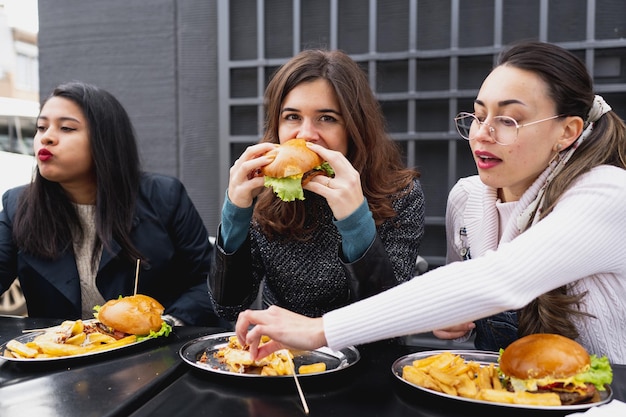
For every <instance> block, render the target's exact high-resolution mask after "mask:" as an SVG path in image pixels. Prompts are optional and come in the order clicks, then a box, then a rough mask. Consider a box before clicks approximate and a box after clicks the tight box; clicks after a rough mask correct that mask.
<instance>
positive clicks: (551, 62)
mask: <svg viewBox="0 0 626 417" xmlns="http://www.w3.org/2000/svg"><path fill="white" fill-rule="evenodd" d="M499 65H507V66H512V67H515V68H519V69H523V70H526V71H531V72H533V73H535V74H536V75H537V76H539V77H541V79H542V80H543V81H544V82H545V84H546V85H547V87H548V94H549V95H550V98H551V99H552V100H553V101H554V102H555V104H556V113H557V114H562V115H566V116H578V117H580V118H582V120H583V121H586V120H587V115H588V114H589V110H590V109H591V106H592V105H593V100H594V97H595V94H594V91H593V81H592V79H591V76H590V75H589V72H588V71H587V68H586V66H585V64H584V63H583V62H582V61H581V60H580V59H579V58H578V57H576V56H575V55H574V54H572V53H571V52H569V51H567V50H565V49H563V48H561V47H558V46H556V45H552V44H549V43H543V42H534V41H533V42H523V43H520V44H517V45H514V46H512V47H511V48H510V49H508V50H506V51H504V52H503V53H502V54H501V56H500V59H499ZM598 165H614V166H617V167H620V168H626V126H625V125H624V122H623V121H622V120H621V119H620V118H619V117H618V116H617V115H616V114H615V113H614V112H612V111H609V112H608V113H606V114H604V115H603V116H602V117H600V119H599V120H598V121H597V122H595V123H594V126H593V131H592V132H591V134H590V135H589V137H588V138H587V139H586V140H585V141H583V142H582V143H581V144H580V146H579V147H578V149H577V150H576V152H574V153H573V154H572V157H571V158H570V160H569V161H568V162H567V164H566V165H565V167H564V169H563V170H562V171H561V172H560V173H559V174H558V175H556V177H555V178H554V179H553V180H552V182H551V183H550V184H549V185H548V187H547V189H546V193H545V200H544V203H543V205H542V207H541V215H540V219H542V218H544V217H545V216H547V215H548V214H549V213H550V212H551V211H552V210H553V209H554V206H555V205H556V204H557V202H558V200H559V198H560V197H561V195H563V193H564V192H565V191H566V190H567V189H568V188H569V187H570V186H571V185H572V184H573V183H574V181H576V180H577V179H578V178H579V177H580V176H581V175H583V174H584V173H586V172H588V171H589V170H590V169H592V168H593V167H596V166H598ZM584 296H585V293H576V292H575V291H574V288H572V287H571V286H564V287H560V288H557V289H555V290H553V291H550V292H548V293H546V294H543V295H541V296H539V297H538V298H536V299H535V300H533V301H532V302H531V303H530V304H528V305H527V306H526V307H524V308H523V309H522V310H521V311H520V312H519V315H518V317H519V327H518V333H519V335H520V336H524V335H527V334H531V333H540V332H543V333H559V334H562V335H564V336H567V337H570V338H573V339H575V338H577V337H578V331H577V330H576V327H575V325H574V323H573V322H572V319H573V317H575V316H589V314H588V313H585V312H583V311H582V310H581V305H582V304H583V299H584Z"/></svg>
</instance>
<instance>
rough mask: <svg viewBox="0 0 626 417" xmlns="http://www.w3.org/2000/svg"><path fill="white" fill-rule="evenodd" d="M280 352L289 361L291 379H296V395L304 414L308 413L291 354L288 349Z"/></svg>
mask: <svg viewBox="0 0 626 417" xmlns="http://www.w3.org/2000/svg"><path fill="white" fill-rule="evenodd" d="M281 353H283V354H285V355H286V356H287V362H289V365H290V366H291V372H292V373H293V380H294V381H296V387H297V388H298V395H299V396H300V401H301V402H302V407H303V408H304V414H307V415H308V414H309V406H308V404H307V403H306V399H305V398H304V393H303V392H302V388H301V387H300V381H298V375H297V374H296V367H295V366H294V364H293V360H292V359H291V356H290V355H289V351H286V352H282V351H281Z"/></svg>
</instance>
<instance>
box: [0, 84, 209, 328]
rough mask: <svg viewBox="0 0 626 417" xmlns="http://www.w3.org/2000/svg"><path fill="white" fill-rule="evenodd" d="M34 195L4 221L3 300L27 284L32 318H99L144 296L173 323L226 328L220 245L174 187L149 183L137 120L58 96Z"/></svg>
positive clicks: (31, 187)
mask: <svg viewBox="0 0 626 417" xmlns="http://www.w3.org/2000/svg"><path fill="white" fill-rule="evenodd" d="M33 146H34V151H35V157H36V159H37V168H36V170H35V174H34V178H33V181H32V183H31V184H28V185H26V186H22V187H18V188H15V189H12V190H9V191H7V192H6V193H5V194H4V196H3V206H4V210H3V212H2V213H0V293H2V292H4V291H5V290H6V289H8V288H9V286H10V285H11V282H12V281H13V280H14V279H15V278H16V277H17V278H19V280H20V284H21V287H22V290H23V292H24V297H25V299H26V303H27V307H28V314H29V316H31V317H52V318H63V319H78V318H83V319H85V318H91V317H93V307H94V306H95V305H101V304H103V303H104V302H105V301H107V300H110V299H114V298H118V297H119V296H125V295H131V294H132V293H133V292H134V287H135V275H136V274H135V271H136V264H137V262H138V261H139V263H140V271H139V274H138V282H137V292H138V293H141V294H146V295H150V296H152V297H154V298H155V299H157V300H158V301H159V302H160V303H161V304H163V306H164V307H165V313H166V314H167V315H170V316H171V317H173V319H174V321H175V323H178V324H190V325H214V324H217V323H218V319H217V317H216V316H215V315H214V313H213V310H212V307H211V302H210V298H209V295H208V292H207V290H206V276H207V274H208V271H209V266H210V262H211V252H212V245H211V244H210V243H209V240H208V233H207V231H206V228H205V227H204V225H203V223H202V220H201V218H200V216H199V214H198V212H197V210H196V209H195V207H194V205H193V203H192V201H191V200H190V198H189V196H188V195H187V193H186V191H185V188H184V186H183V185H182V184H181V183H180V181H178V180H177V179H175V178H171V177H167V176H163V175H155V174H147V173H143V172H142V171H141V169H140V161H139V155H138V150H137V144H136V139H135V133H134V129H133V127H132V124H131V121H130V118H129V117H128V114H127V112H126V111H125V109H124V108H123V106H122V105H121V104H120V102H119V101H118V100H117V99H116V98H115V97H113V96H112V95H111V94H110V93H108V92H106V91H104V90H102V89H99V88H97V87H95V86H93V85H89V84H85V83H81V82H72V83H67V84H62V85H59V86H58V87H57V88H56V89H55V90H54V91H53V92H52V94H51V95H50V96H49V97H48V98H47V99H46V100H45V101H44V103H43V105H42V107H41V112H40V114H39V117H38V119H37V133H36V135H35V139H34V145H33Z"/></svg>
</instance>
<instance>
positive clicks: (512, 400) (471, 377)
mask: <svg viewBox="0 0 626 417" xmlns="http://www.w3.org/2000/svg"><path fill="white" fill-rule="evenodd" d="M402 378H403V379H405V380H406V381H409V382H410V383H412V384H415V385H419V386H420V387H424V388H428V389H431V390H434V391H437V392H442V393H445V394H448V395H453V396H459V397H464V398H473V399H476V400H483V401H490V402H500V403H508V404H526V405H561V401H560V399H559V396H558V395H556V394H554V393H541V394H534V393H528V392H511V391H507V390H506V388H505V387H504V386H503V385H502V382H501V380H500V376H499V372H498V368H497V366H496V364H494V363H490V364H489V365H486V366H481V364H480V363H478V362H475V361H465V360H464V359H463V358H462V357H461V356H459V355H454V354H452V353H451V352H442V353H439V354H436V355H433V356H429V357H427V358H423V359H417V360H415V361H413V363H412V364H411V365H405V366H404V367H403V368H402Z"/></svg>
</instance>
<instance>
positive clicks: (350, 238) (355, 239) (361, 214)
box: [333, 199, 376, 262]
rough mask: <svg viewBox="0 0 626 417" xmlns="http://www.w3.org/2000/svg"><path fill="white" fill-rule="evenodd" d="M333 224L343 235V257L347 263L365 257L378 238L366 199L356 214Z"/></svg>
mask: <svg viewBox="0 0 626 417" xmlns="http://www.w3.org/2000/svg"><path fill="white" fill-rule="evenodd" d="M333 223H334V224H335V226H337V230H338V231H339V234H341V240H342V242H341V243H342V250H343V256H344V257H345V258H346V260H347V262H354V261H356V260H357V259H359V258H360V257H361V256H363V254H364V253H365V251H366V250H367V248H369V247H370V245H371V244H372V242H373V241H374V238H375V237H376V224H375V223H374V217H373V216H372V212H371V211H370V209H369V206H368V205H367V200H366V199H363V203H362V204H361V205H360V206H359V208H357V209H356V210H355V211H354V213H352V214H351V215H349V216H348V217H346V218H345V219H343V220H335V221H334V222H333Z"/></svg>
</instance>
